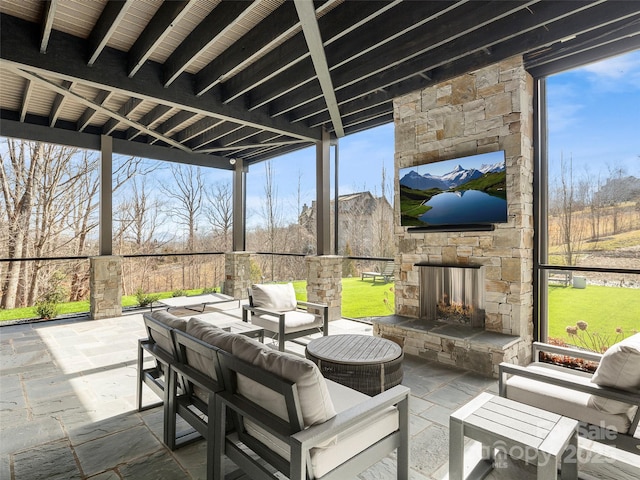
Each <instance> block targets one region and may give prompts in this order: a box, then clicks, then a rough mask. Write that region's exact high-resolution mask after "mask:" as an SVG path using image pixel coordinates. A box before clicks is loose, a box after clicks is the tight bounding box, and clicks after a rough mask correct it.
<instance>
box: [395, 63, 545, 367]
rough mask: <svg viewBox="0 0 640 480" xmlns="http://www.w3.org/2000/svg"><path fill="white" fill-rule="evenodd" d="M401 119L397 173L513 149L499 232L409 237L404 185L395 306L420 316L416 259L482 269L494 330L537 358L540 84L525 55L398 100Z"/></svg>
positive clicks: (489, 321)
mask: <svg viewBox="0 0 640 480" xmlns="http://www.w3.org/2000/svg"><path fill="white" fill-rule="evenodd" d="M394 121H395V133H396V138H395V174H396V176H397V175H398V169H400V168H405V167H410V166H414V165H418V164H424V163H431V162H435V161H438V160H448V159H452V158H456V157H463V156H468V155H474V154H478V153H486V152H493V151H498V150H504V151H505V153H506V161H507V201H508V213H509V220H508V223H506V224H497V225H496V228H495V230H494V231H490V232H441V233H436V232H433V233H431V232H420V233H418V232H415V233H414V232H412V233H410V232H408V231H407V229H406V228H404V227H401V226H399V218H400V212H399V198H398V195H399V192H398V191H397V190H396V192H395V195H396V198H395V200H396V201H395V205H396V207H395V216H396V227H395V228H396V242H397V252H398V256H397V257H396V262H397V263H399V264H400V268H399V275H398V276H397V277H396V284H395V289H396V296H395V298H396V312H397V313H398V314H399V315H406V316H409V317H418V315H419V299H418V288H419V273H418V267H416V266H415V264H416V263H418V262H430V263H435V264H439V263H448V264H460V265H463V264H471V265H483V266H484V269H485V279H486V280H485V295H486V296H485V310H486V327H485V328H486V330H488V331H492V332H498V333H504V334H509V335H516V336H519V337H520V338H521V339H522V340H523V341H522V342H521V343H522V346H521V347H520V348H519V350H520V351H519V357H520V358H518V359H515V361H517V362H519V363H522V362H526V361H528V359H529V358H530V343H531V339H532V333H533V294H532V280H533V147H532V126H533V80H532V78H531V77H530V76H529V75H528V74H527V72H526V71H525V69H524V66H523V63H522V58H521V57H515V58H512V59H509V60H506V61H504V62H501V63H499V64H495V65H492V66H489V67H486V68H483V69H481V70H478V71H475V72H471V73H468V74H466V75H462V76H460V77H457V78H454V79H452V80H450V81H446V82H442V83H440V84H438V85H435V86H432V87H429V88H426V89H424V90H422V91H417V92H413V93H411V94H408V95H405V96H403V97H400V98H397V99H396V100H395V101H394ZM396 178H397V177H396ZM396 185H397V182H396ZM527 352H529V353H527Z"/></svg>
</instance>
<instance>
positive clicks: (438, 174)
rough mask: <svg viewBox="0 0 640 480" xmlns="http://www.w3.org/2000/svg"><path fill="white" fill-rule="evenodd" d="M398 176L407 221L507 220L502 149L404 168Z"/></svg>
mask: <svg viewBox="0 0 640 480" xmlns="http://www.w3.org/2000/svg"><path fill="white" fill-rule="evenodd" d="M398 178H399V183H400V211H401V221H400V224H401V225H402V226H404V227H434V226H448V225H470V224H493V223H504V222H506V221H507V188H506V162H505V153H504V151H498V152H491V153H483V154H480V155H473V156H470V157H462V158H456V159H453V160H445V161H439V162H434V163H429V164H425V165H418V166H415V167H409V168H402V169H400V171H399V172H398Z"/></svg>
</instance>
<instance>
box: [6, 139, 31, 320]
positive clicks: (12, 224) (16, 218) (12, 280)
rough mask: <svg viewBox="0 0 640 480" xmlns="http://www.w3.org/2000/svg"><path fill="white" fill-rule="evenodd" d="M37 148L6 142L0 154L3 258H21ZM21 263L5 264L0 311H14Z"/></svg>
mask: <svg viewBox="0 0 640 480" xmlns="http://www.w3.org/2000/svg"><path fill="white" fill-rule="evenodd" d="M40 149H41V145H40V144H28V143H26V142H20V141H14V140H12V139H7V149H6V154H4V155H3V154H2V152H0V156H1V157H2V158H1V159H2V162H0V169H1V170H0V184H1V185H2V200H3V207H4V208H3V209H2V210H3V211H4V212H5V213H4V216H5V219H6V226H7V231H8V235H7V240H8V241H7V250H6V257H7V258H9V259H18V258H20V257H22V256H24V250H25V249H26V247H27V241H28V235H29V223H30V221H31V215H32V204H33V194H34V189H35V186H36V184H37V182H38V176H39V174H40V170H39V169H38V157H39V155H40ZM21 263H22V262H18V261H12V262H9V263H7V264H6V268H5V271H4V276H3V278H4V280H3V282H2V301H1V302H0V307H2V308H15V306H16V301H17V294H18V282H19V278H20V268H21V265H20V264H21Z"/></svg>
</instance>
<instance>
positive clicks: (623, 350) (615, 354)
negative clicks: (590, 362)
mask: <svg viewBox="0 0 640 480" xmlns="http://www.w3.org/2000/svg"><path fill="white" fill-rule="evenodd" d="M591 381H592V382H593V383H595V384H596V385H600V386H603V387H614V388H619V389H620V390H629V389H634V388H635V389H640V333H636V334H635V335H632V336H630V337H628V338H625V339H624V340H622V341H621V342H619V343H616V344H615V345H613V346H611V347H609V349H608V350H607V351H606V352H605V353H604V355H603V356H602V359H601V360H600V364H599V365H598V368H597V369H596V372H595V373H594V374H593V378H592V379H591Z"/></svg>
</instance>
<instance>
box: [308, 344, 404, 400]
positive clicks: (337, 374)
mask: <svg viewBox="0 0 640 480" xmlns="http://www.w3.org/2000/svg"><path fill="white" fill-rule="evenodd" d="M305 355H306V357H307V358H308V359H309V360H311V361H313V362H314V363H315V364H316V365H318V368H319V369H320V372H322V375H323V376H324V377H325V378H328V379H330V380H333V381H334V382H338V383H340V384H342V385H346V386H347V387H350V388H353V389H354V390H358V391H359V392H362V393H366V394H367V395H376V394H378V393H380V392H383V391H385V390H387V389H389V388H391V387H395V386H396V385H399V384H400V382H402V359H403V358H404V354H403V353H402V348H400V346H399V345H398V344H397V343H395V342H392V341H391V340H387V339H385V338H379V337H372V336H370V335H330V336H327V337H320V338H315V339H313V340H311V342H309V344H308V345H307V348H306V351H305Z"/></svg>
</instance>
